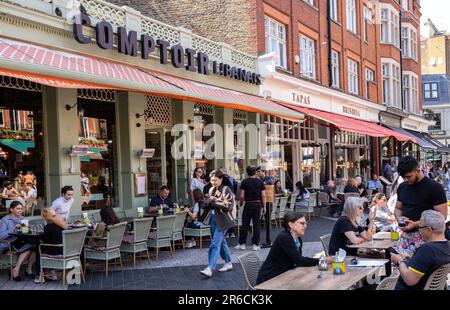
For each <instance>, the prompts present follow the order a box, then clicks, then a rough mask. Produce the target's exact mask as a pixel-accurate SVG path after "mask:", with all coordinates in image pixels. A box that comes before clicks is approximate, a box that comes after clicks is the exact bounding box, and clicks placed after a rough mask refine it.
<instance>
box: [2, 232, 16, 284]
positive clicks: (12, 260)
mask: <svg viewBox="0 0 450 310" xmlns="http://www.w3.org/2000/svg"><path fill="white" fill-rule="evenodd" d="M1 243H3V244H6V245H7V247H8V249H7V251H6V252H5V253H3V254H0V269H9V272H10V274H11V281H12V280H13V267H14V265H15V264H16V262H17V254H15V253H14V251H13V250H12V248H11V244H10V243H9V241H7V240H0V244H1Z"/></svg>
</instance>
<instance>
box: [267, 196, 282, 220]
mask: <svg viewBox="0 0 450 310" xmlns="http://www.w3.org/2000/svg"><path fill="white" fill-rule="evenodd" d="M280 200H281V198H279V197H277V198H275V200H274V203H273V207H272V212H271V213H270V223H267V225H272V221H274V222H275V226H276V227H278V223H277V218H278V217H277V216H278V206H279V205H280Z"/></svg>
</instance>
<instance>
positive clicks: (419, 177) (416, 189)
mask: <svg viewBox="0 0 450 310" xmlns="http://www.w3.org/2000/svg"><path fill="white" fill-rule="evenodd" d="M398 172H399V174H400V176H401V177H402V178H403V179H404V180H405V182H403V183H402V184H400V186H399V187H398V189H397V204H396V206H395V217H396V219H397V221H399V220H404V221H406V223H407V224H408V225H407V226H406V227H402V228H401V230H403V231H406V232H412V231H417V227H418V226H419V220H420V216H421V214H422V212H423V211H425V210H436V211H438V212H440V213H441V214H442V216H444V218H446V217H447V212H448V206H447V196H446V195H445V191H444V188H443V187H442V185H441V184H439V183H438V182H436V181H434V180H432V179H430V178H426V177H425V176H424V175H423V173H422V171H421V170H420V168H419V164H418V163H417V160H416V159H415V158H414V157H411V156H406V157H403V158H402V159H400V162H399V163H398Z"/></svg>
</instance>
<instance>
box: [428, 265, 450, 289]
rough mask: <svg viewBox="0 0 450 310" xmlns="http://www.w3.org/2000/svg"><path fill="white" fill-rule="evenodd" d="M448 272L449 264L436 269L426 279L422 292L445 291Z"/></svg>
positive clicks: (449, 269) (449, 270)
mask: <svg viewBox="0 0 450 310" xmlns="http://www.w3.org/2000/svg"><path fill="white" fill-rule="evenodd" d="M449 272H450V263H449V264H445V265H443V266H441V267H439V268H438V269H436V270H435V271H434V272H433V273H432V274H431V275H430V277H429V278H428V281H427V283H426V284H425V287H424V290H430V291H437V290H441V291H442V290H445V287H446V286H447V276H448V273H449Z"/></svg>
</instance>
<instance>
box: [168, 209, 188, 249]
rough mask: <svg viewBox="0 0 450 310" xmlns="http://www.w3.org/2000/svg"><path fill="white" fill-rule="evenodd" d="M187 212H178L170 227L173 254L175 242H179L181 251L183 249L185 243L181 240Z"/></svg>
mask: <svg viewBox="0 0 450 310" xmlns="http://www.w3.org/2000/svg"><path fill="white" fill-rule="evenodd" d="M186 214H187V211H182V212H178V213H176V214H175V216H176V217H175V221H174V222H173V227H172V236H171V240H172V244H173V252H175V242H176V241H179V240H181V245H182V246H183V249H185V243H184V238H183V227H184V221H185V220H186Z"/></svg>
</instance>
